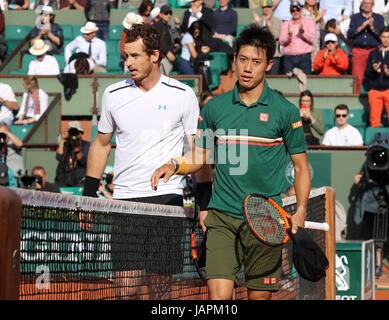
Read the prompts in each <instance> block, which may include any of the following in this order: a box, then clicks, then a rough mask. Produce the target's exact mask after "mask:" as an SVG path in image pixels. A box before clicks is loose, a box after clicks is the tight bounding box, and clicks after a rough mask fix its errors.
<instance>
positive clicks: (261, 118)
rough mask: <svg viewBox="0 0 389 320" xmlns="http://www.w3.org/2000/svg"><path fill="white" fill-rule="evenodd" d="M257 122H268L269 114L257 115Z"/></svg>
mask: <svg viewBox="0 0 389 320" xmlns="http://www.w3.org/2000/svg"><path fill="white" fill-rule="evenodd" d="M259 121H264V122H268V121H269V114H268V113H261V114H260V115H259Z"/></svg>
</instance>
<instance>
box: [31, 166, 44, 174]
mask: <svg viewBox="0 0 389 320" xmlns="http://www.w3.org/2000/svg"><path fill="white" fill-rule="evenodd" d="M35 170H42V171H43V172H44V173H45V174H46V170H45V168H43V167H42V166H35V167H34V168H32V170H31V172H34V171H35Z"/></svg>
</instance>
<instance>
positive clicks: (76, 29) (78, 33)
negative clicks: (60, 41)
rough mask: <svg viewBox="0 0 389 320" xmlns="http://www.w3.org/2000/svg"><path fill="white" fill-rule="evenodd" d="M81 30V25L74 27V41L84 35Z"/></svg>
mask: <svg viewBox="0 0 389 320" xmlns="http://www.w3.org/2000/svg"><path fill="white" fill-rule="evenodd" d="M81 28H82V26H80V25H74V26H73V39H74V38H76V37H77V36H81V35H82V32H81ZM73 39H72V40H73Z"/></svg>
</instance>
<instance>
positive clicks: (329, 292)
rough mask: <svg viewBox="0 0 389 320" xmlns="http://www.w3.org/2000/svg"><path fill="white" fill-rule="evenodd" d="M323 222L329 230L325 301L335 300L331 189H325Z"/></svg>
mask: <svg viewBox="0 0 389 320" xmlns="http://www.w3.org/2000/svg"><path fill="white" fill-rule="evenodd" d="M325 188H326V193H325V208H326V210H325V211H326V215H325V222H327V223H328V225H329V227H330V229H329V231H328V232H326V256H327V259H328V262H329V267H328V270H327V276H326V289H325V296H326V300H335V296H336V286H335V252H336V241H335V190H334V189H333V188H331V187H325Z"/></svg>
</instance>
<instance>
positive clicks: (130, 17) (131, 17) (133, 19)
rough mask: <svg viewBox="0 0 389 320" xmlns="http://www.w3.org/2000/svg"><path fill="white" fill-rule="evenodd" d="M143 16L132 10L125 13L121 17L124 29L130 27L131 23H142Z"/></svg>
mask: <svg viewBox="0 0 389 320" xmlns="http://www.w3.org/2000/svg"><path fill="white" fill-rule="evenodd" d="M142 23H143V18H142V17H141V16H140V15H139V14H136V13H134V12H130V13H127V15H126V16H125V17H124V19H123V22H122V24H123V27H124V28H126V29H131V26H132V25H133V24H142Z"/></svg>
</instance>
